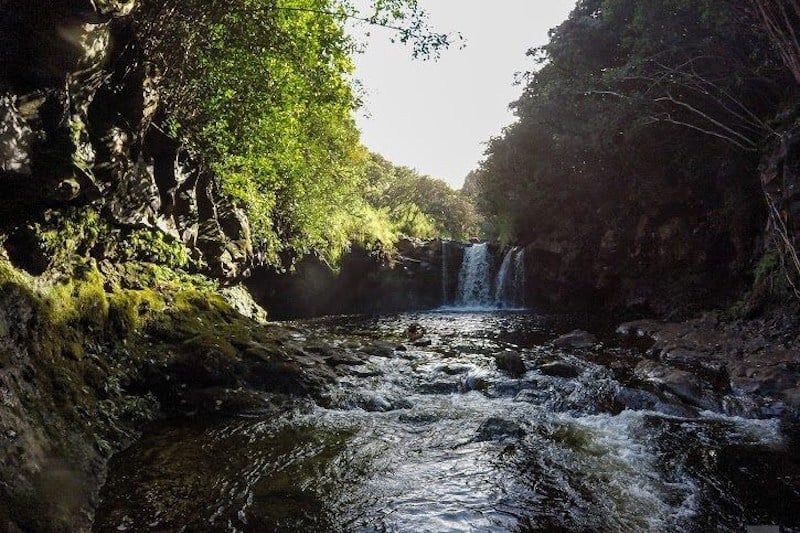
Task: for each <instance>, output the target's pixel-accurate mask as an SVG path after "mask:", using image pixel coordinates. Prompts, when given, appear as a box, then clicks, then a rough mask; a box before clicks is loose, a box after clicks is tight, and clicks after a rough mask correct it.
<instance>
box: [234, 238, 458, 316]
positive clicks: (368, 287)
mask: <svg viewBox="0 0 800 533" xmlns="http://www.w3.org/2000/svg"><path fill="white" fill-rule="evenodd" d="M463 246H464V245H463V244H459V243H450V242H448V243H446V244H445V245H444V246H443V244H442V241H439V240H434V241H412V240H405V241H401V242H400V243H399V244H398V255H397V256H396V257H394V258H391V259H390V258H388V257H386V256H385V255H383V254H381V253H370V252H367V251H365V250H363V249H354V250H352V251H351V252H350V253H348V254H347V255H345V257H344V258H343V260H342V264H341V266H340V268H339V270H338V272H336V271H334V270H333V269H331V268H330V267H329V266H328V265H325V264H324V263H322V262H321V261H319V260H317V259H315V258H307V259H305V260H304V261H302V262H301V263H300V264H299V265H298V267H297V270H296V271H295V272H293V273H286V274H277V273H274V272H269V271H266V270H257V271H256V272H255V274H254V275H253V276H252V277H251V278H250V279H249V280H248V281H247V285H248V288H249V289H250V291H251V292H252V293H253V295H254V297H255V298H256V300H257V301H258V302H259V303H261V304H262V305H264V306H265V307H267V308H268V309H269V311H270V316H271V317H272V318H276V319H286V318H300V317H313V316H322V315H339V314H355V313H368V314H376V313H389V312H398V311H413V310H422V309H432V308H436V307H439V306H441V305H442V304H443V303H444V301H445V291H446V292H447V295H448V296H447V297H448V299H449V300H452V299H453V298H454V296H455V292H456V289H457V286H458V272H459V269H460V268H461V260H462V258H463V254H464V251H463ZM443 258H445V263H444V265H445V266H443V263H442V260H443ZM443 269H446V270H447V275H446V276H445V279H446V282H445V281H444V280H443V272H444V270H443Z"/></svg>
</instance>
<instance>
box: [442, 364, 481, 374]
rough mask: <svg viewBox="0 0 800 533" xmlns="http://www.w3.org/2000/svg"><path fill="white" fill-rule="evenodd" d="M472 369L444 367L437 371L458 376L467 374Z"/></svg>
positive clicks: (470, 367)
mask: <svg viewBox="0 0 800 533" xmlns="http://www.w3.org/2000/svg"><path fill="white" fill-rule="evenodd" d="M472 369H473V367H472V366H470V365H442V366H439V367H436V370H438V371H439V372H442V373H444V374H447V375H448V376H457V375H459V374H466V373H467V372H469V371H470V370H472Z"/></svg>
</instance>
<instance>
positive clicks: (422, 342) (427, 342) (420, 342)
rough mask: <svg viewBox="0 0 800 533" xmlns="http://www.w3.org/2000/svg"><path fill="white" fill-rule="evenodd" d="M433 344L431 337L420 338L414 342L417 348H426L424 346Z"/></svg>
mask: <svg viewBox="0 0 800 533" xmlns="http://www.w3.org/2000/svg"><path fill="white" fill-rule="evenodd" d="M432 344H433V341H432V340H430V339H420V340H418V341H415V342H414V346H416V347H417V348H424V347H426V346H430V345H432Z"/></svg>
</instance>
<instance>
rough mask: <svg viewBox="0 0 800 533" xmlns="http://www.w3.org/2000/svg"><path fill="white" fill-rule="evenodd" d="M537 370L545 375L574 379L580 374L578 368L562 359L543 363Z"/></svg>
mask: <svg viewBox="0 0 800 533" xmlns="http://www.w3.org/2000/svg"><path fill="white" fill-rule="evenodd" d="M539 371H540V372H541V373H542V374H544V375H545V376H553V377H558V378H565V379H574V378H577V377H578V376H580V375H581V371H580V370H579V369H578V368H576V367H575V366H573V365H571V364H569V363H566V362H564V361H553V362H552V363H546V364H543V365H542V366H540V367H539Z"/></svg>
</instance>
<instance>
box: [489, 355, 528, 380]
mask: <svg viewBox="0 0 800 533" xmlns="http://www.w3.org/2000/svg"><path fill="white" fill-rule="evenodd" d="M494 360H495V363H496V364H497V368H499V369H500V370H505V371H506V372H508V373H509V374H511V375H512V376H521V375H523V374H525V370H526V369H525V362H524V361H523V360H522V356H521V355H520V354H519V352H515V351H513V350H505V351H503V352H500V353H499V354H495V356H494Z"/></svg>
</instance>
